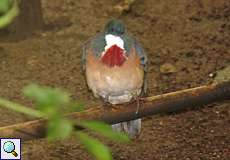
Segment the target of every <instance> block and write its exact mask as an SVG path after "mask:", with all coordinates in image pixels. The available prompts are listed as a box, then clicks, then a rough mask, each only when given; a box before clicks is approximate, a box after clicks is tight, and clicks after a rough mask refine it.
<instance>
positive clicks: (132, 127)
mask: <svg viewBox="0 0 230 160" xmlns="http://www.w3.org/2000/svg"><path fill="white" fill-rule="evenodd" d="M112 128H113V130H114V131H118V132H126V133H127V134H128V136H129V137H130V138H135V137H137V136H138V135H139V134H140V132H141V119H136V120H132V121H128V122H122V123H117V124H114V125H112Z"/></svg>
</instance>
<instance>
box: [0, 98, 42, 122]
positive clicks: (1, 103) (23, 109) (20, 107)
mask: <svg viewBox="0 0 230 160" xmlns="http://www.w3.org/2000/svg"><path fill="white" fill-rule="evenodd" d="M0 106H2V107H5V108H7V109H11V110H13V111H16V112H19V113H23V114H26V115H30V116H32V117H38V118H40V117H45V115H44V114H43V113H42V112H40V111H37V110H34V109H32V108H29V107H26V106H23V105H21V104H18V103H15V102H11V101H8V100H6V99H3V98H0Z"/></svg>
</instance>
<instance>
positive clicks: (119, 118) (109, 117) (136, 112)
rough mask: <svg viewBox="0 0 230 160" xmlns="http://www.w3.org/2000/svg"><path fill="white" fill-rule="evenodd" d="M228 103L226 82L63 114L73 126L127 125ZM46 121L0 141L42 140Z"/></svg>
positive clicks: (3, 131) (5, 132)
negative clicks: (96, 122) (99, 122)
mask: <svg viewBox="0 0 230 160" xmlns="http://www.w3.org/2000/svg"><path fill="white" fill-rule="evenodd" d="M229 99H230V81H229V82H225V83H222V84H212V85H207V86H201V87H197V88H191V89H186V90H181V91H176V92H172V93H168V94H162V95H158V96H152V97H147V98H143V99H141V100H140V105H139V108H137V103H136V102H132V103H126V104H122V105H114V106H110V107H109V106H97V107H91V108H90V109H88V110H85V111H83V112H74V113H70V114H67V115H66V117H68V118H70V119H72V120H73V121H74V122H75V124H77V123H78V122H79V121H80V120H102V121H105V122H107V123H110V124H115V123H119V122H123V121H130V120H133V119H137V118H142V117H145V116H150V115H154V114H159V113H169V112H176V111H182V110H186V109H189V108H193V107H197V106H202V105H206V104H209V103H213V102H218V101H223V100H229ZM45 126H46V121H45V120H44V119H39V120H34V121H29V122H24V123H19V124H15V125H11V126H6V127H1V128H0V137H8V138H22V139H23V140H32V139H36V138H42V137H45V130H46V129H45Z"/></svg>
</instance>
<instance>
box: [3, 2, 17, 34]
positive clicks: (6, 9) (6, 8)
mask: <svg viewBox="0 0 230 160" xmlns="http://www.w3.org/2000/svg"><path fill="white" fill-rule="evenodd" d="M18 13H19V9H18V5H17V1H16V0H0V29H1V28H4V27H6V26H7V25H8V24H10V23H11V22H12V20H13V19H14V18H15V17H16V16H17V15H18Z"/></svg>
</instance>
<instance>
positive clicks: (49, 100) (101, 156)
mask: <svg viewBox="0 0 230 160" xmlns="http://www.w3.org/2000/svg"><path fill="white" fill-rule="evenodd" d="M23 93H24V95H25V96H27V97H29V98H32V99H34V100H35V104H36V107H37V110H35V109H31V108H29V107H26V106H23V105H20V104H17V103H14V102H11V101H7V100H5V99H2V98H0V106H3V107H6V108H8V109H12V110H14V111H17V112H20V113H24V114H27V115H30V116H33V117H42V118H45V119H47V121H48V122H47V137H48V139H49V140H55V139H57V138H58V139H60V138H67V137H69V136H70V135H71V134H72V133H76V135H77V137H78V139H79V141H80V142H81V143H82V144H83V145H84V146H85V149H86V150H88V151H89V153H91V154H92V155H93V156H94V157H95V158H96V159H97V160H111V159H112V156H111V152H110V150H109V148H108V147H107V146H106V145H104V144H103V143H101V142H100V141H99V140H97V139H95V138H93V137H92V136H89V135H88V134H87V133H86V132H83V131H76V132H73V131H74V124H76V122H75V123H74V122H73V121H71V120H70V119H67V118H66V117H64V115H63V113H65V112H64V111H66V108H69V109H68V110H67V111H81V110H82V109H83V104H82V103H81V102H73V101H72V100H71V98H70V94H68V93H67V92H65V91H64V90H61V89H57V88H56V89H52V88H49V87H41V86H38V85H35V84H33V85H29V86H27V87H25V88H24V90H23ZM76 125H78V126H81V127H83V128H87V129H89V130H91V131H93V132H97V133H99V134H100V135H102V136H105V137H107V138H109V139H110V140H114V141H116V142H129V138H128V136H127V135H125V134H123V133H120V132H114V131H113V130H112V128H111V126H110V125H108V124H106V123H104V122H99V121H80V122H77V124H76Z"/></svg>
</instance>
